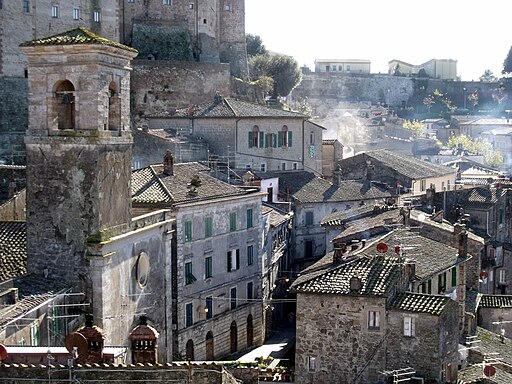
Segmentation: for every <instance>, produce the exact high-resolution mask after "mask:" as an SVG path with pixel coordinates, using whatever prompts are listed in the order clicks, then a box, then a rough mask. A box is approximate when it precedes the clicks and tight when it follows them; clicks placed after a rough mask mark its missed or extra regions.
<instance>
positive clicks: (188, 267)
mask: <svg viewBox="0 0 512 384" xmlns="http://www.w3.org/2000/svg"><path fill="white" fill-rule="evenodd" d="M196 280H197V279H196V277H195V276H194V274H193V273H192V262H191V261H189V262H187V263H185V284H187V285H188V284H192V283H193V282H194V281H196Z"/></svg>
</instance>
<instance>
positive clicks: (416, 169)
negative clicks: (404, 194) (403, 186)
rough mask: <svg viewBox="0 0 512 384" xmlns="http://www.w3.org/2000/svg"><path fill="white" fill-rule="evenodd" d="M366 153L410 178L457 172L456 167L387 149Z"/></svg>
mask: <svg viewBox="0 0 512 384" xmlns="http://www.w3.org/2000/svg"><path fill="white" fill-rule="evenodd" d="M364 154H366V155H367V156H368V157H370V158H371V159H374V160H376V161H378V162H381V163H383V164H385V165H386V166H388V167H389V168H391V169H393V170H394V171H396V172H397V173H399V174H401V175H404V176H405V177H408V178H410V179H424V178H427V177H439V176H444V175H448V174H450V173H454V172H455V170H454V169H452V168H450V167H446V166H444V165H439V164H433V163H430V162H426V161H423V160H419V159H416V158H414V157H412V156H402V155H398V154H396V153H394V152H391V151H388V150H385V149H380V150H375V151H368V152H365V153H364Z"/></svg>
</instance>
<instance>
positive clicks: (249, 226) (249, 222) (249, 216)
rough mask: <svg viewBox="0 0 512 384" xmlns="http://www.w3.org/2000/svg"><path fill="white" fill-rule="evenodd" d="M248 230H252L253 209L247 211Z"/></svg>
mask: <svg viewBox="0 0 512 384" xmlns="http://www.w3.org/2000/svg"><path fill="white" fill-rule="evenodd" d="M247 228H252V208H249V209H248V210H247Z"/></svg>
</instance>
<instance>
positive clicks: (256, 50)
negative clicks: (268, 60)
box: [245, 33, 268, 57]
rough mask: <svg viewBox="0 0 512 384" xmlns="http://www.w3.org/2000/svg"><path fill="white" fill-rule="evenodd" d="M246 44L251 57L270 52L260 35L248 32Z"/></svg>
mask: <svg viewBox="0 0 512 384" xmlns="http://www.w3.org/2000/svg"><path fill="white" fill-rule="evenodd" d="M245 45H246V47H247V55H248V56H249V57H250V56H257V55H266V54H267V53H268V51H267V48H265V46H264V45H263V40H262V39H261V37H259V36H258V35H253V34H250V33H247V34H246V35H245Z"/></svg>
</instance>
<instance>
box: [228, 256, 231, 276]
mask: <svg viewBox="0 0 512 384" xmlns="http://www.w3.org/2000/svg"><path fill="white" fill-rule="evenodd" d="M228 272H231V252H228Z"/></svg>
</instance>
